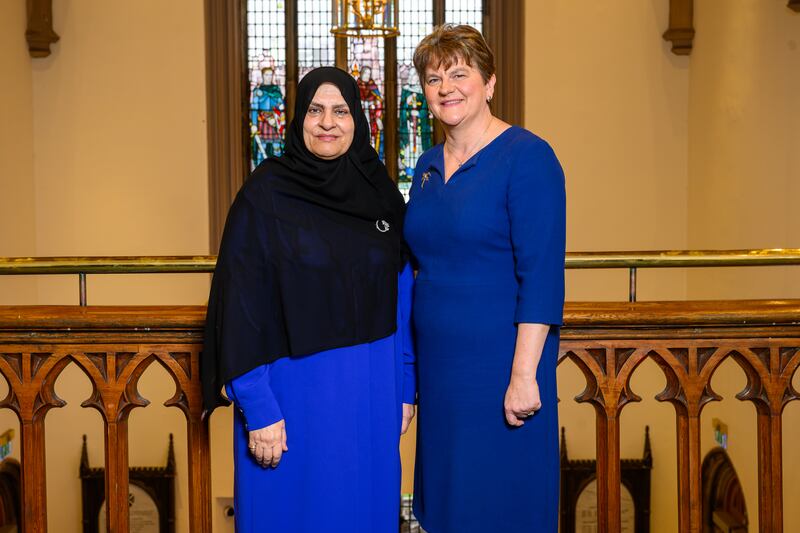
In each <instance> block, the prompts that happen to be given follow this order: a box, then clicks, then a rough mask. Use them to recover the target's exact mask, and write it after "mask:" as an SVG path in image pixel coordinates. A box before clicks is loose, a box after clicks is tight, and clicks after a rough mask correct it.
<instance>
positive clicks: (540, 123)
mask: <svg viewBox="0 0 800 533" xmlns="http://www.w3.org/2000/svg"><path fill="white" fill-rule="evenodd" d="M667 15H668V2H664V1H662V0H620V1H617V2H584V1H581V0H559V1H558V2H538V1H534V2H526V11H525V20H526V26H525V63H526V65H525V123H526V126H527V127H528V129H530V130H532V131H533V132H534V133H537V134H539V135H540V136H542V137H544V138H545V139H546V140H548V141H549V142H550V143H551V144H552V145H553V147H554V148H555V150H556V153H557V154H558V156H559V159H560V160H561V163H562V165H563V166H564V170H565V173H566V177H567V249H568V250H570V251H591V250H641V249H654V248H655V249H682V248H685V247H686V238H687V237H686V229H687V221H686V189H687V146H686V130H687V120H688V117H687V109H688V83H689V59H688V58H685V57H677V56H675V55H673V54H672V53H670V51H669V46H668V44H667V43H665V42H664V41H663V40H662V39H661V37H660V36H661V33H662V32H663V31H664V28H666V26H667V21H668V19H667ZM498 83H503V80H499V81H498ZM567 289H568V290H567V297H568V299H570V300H580V299H603V300H620V299H626V298H627V275H626V273H625V272H623V271H615V272H610V273H603V272H601V271H594V272H586V271H584V272H570V273H569V277H568V283H567ZM639 293H640V298H641V299H649V300H654V299H682V298H684V297H685V296H686V285H685V274H684V273H683V272H679V271H647V272H642V273H640V286H639Z"/></svg>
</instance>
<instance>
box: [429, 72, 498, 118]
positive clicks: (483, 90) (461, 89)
mask: <svg viewBox="0 0 800 533" xmlns="http://www.w3.org/2000/svg"><path fill="white" fill-rule="evenodd" d="M495 80H496V78H495V76H494V74H492V77H491V78H489V81H486V82H484V81H483V77H482V76H481V73H480V71H479V70H478V69H476V68H473V67H471V66H469V65H467V64H466V63H465V62H464V61H463V60H462V59H460V58H459V59H458V62H456V63H454V64H452V65H450V68H448V69H445V68H444V66H443V65H441V64H440V65H439V68H438V69H434V68H433V67H430V66H429V67H428V68H427V69H426V70H425V79H424V80H423V88H424V90H425V98H426V99H427V100H428V105H429V106H430V110H431V112H432V113H433V116H435V117H436V118H437V119H439V120H440V121H441V122H442V123H443V124H444V125H446V126H458V125H459V124H461V122H463V121H464V120H465V119H466V120H469V119H470V118H473V117H476V116H478V115H479V114H480V113H481V112H483V111H484V110H485V108H486V107H485V106H486V101H487V99H489V98H491V97H492V95H493V94H494V84H495Z"/></svg>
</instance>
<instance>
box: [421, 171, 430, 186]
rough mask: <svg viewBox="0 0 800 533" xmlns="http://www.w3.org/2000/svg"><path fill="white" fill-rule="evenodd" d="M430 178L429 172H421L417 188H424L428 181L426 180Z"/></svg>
mask: <svg viewBox="0 0 800 533" xmlns="http://www.w3.org/2000/svg"><path fill="white" fill-rule="evenodd" d="M430 179H431V173H430V172H423V173H422V181H421V182H420V184H419V188H420V189H424V188H425V184H426V183H428V180H430Z"/></svg>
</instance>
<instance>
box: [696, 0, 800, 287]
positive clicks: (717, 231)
mask: <svg viewBox="0 0 800 533" xmlns="http://www.w3.org/2000/svg"><path fill="white" fill-rule="evenodd" d="M696 4H697V5H696V6H695V17H696V26H697V28H698V30H699V29H700V28H702V29H703V31H702V32H700V31H698V34H697V37H696V39H695V49H694V53H693V55H692V70H691V85H690V87H691V90H690V93H689V94H690V96H689V102H690V108H689V109H690V114H689V116H690V120H689V141H690V143H689V146H690V149H689V182H690V188H689V191H690V194H689V227H690V231H689V245H690V246H691V247H693V248H708V247H716V248H760V247H793V248H800V217H798V216H797V203H798V200H800V137H799V136H798V131H800V99H798V94H800V49H799V48H800V13H795V12H793V11H791V10H789V9H788V8H787V7H786V5H785V2H755V1H746V0H738V1H735V2H729V1H727V0H705V1H704V2H697V3H696ZM688 283H689V287H690V292H691V295H692V297H693V298H719V297H725V298H753V297H759V298H764V297H768V298H790V297H794V298H797V297H798V296H800V272H798V269H797V268H792V267H788V268H777V267H775V268H765V269H755V270H753V269H750V270H745V269H717V270H716V271H695V272H692V273H691V274H690V275H689V278H688Z"/></svg>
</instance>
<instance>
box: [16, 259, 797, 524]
mask: <svg viewBox="0 0 800 533" xmlns="http://www.w3.org/2000/svg"><path fill="white" fill-rule="evenodd" d="M606 256H608V254H606ZM1 266H2V260H0V267H1ZM615 266H619V265H615ZM638 266H641V265H638ZM84 268H85V267H84ZM626 268H631V267H626ZM195 271H196V270H195ZM71 272H73V271H71ZM73 273H74V272H73ZM204 317H205V307H202V306H184V307H169V306H152V307H92V306H84V307H80V306H5V307H0V373H2V375H3V376H4V377H5V378H6V380H7V381H8V383H9V393H8V395H7V397H6V398H5V399H4V400H2V402H0V407H7V408H10V409H12V410H14V411H15V412H16V413H17V415H18V417H19V419H20V433H21V441H22V463H23V468H22V509H23V517H22V519H23V523H22V531H24V532H26V533H32V532H44V531H46V530H47V523H46V516H47V513H46V509H47V502H46V490H45V487H46V483H45V475H46V467H45V417H46V414H47V412H48V411H49V410H50V409H51V408H54V407H61V406H63V405H64V402H63V401H62V400H61V399H60V398H58V396H57V395H56V393H55V390H54V387H55V383H56V380H57V379H58V377H59V375H60V373H61V372H62V371H63V370H64V368H65V367H67V366H68V365H69V364H70V363H71V362H74V363H75V364H76V365H77V366H78V367H79V368H81V369H82V370H83V372H84V373H85V374H86V375H87V376H88V378H89V380H90V381H91V383H92V386H93V392H92V394H91V396H90V398H89V399H88V400H86V401H85V402H83V404H82V406H84V407H91V408H94V409H97V410H98V411H99V412H100V414H101V415H102V417H103V420H104V427H105V439H106V443H105V449H106V457H105V467H106V470H105V472H106V474H105V475H106V495H107V509H108V531H113V532H115V533H116V532H127V531H128V505H127V495H128V460H127V457H128V453H127V449H128V448H127V446H128V434H127V421H128V416H129V414H130V412H131V410H132V409H134V408H136V407H143V406H145V405H147V403H148V402H147V400H145V399H144V398H142V396H141V395H140V394H139V392H138V389H137V387H138V381H139V378H140V377H141V375H142V373H143V372H144V371H145V370H146V369H147V367H148V366H149V365H151V364H153V363H158V364H161V365H162V366H163V367H164V368H165V369H166V370H167V371H168V373H169V374H170V376H171V377H172V378H173V380H174V381H175V385H176V393H175V395H174V396H173V397H172V398H171V399H170V400H168V401H167V402H166V405H168V406H175V407H178V408H180V409H181V410H182V411H183V413H184V415H185V416H186V420H187V427H188V431H187V439H188V443H187V445H188V450H189V459H188V463H189V464H188V472H189V491H190V493H189V530H190V531H192V533H195V532H198V533H210V532H211V479H210V457H209V430H208V419H207V418H206V417H204V415H203V412H202V408H201V398H200V384H199V362H198V356H199V353H200V349H201V346H202V326H203V321H204ZM647 358H651V359H653V360H654V361H655V362H656V363H657V364H658V365H659V366H660V368H661V369H662V371H663V372H664V375H665V377H666V382H667V386H666V388H665V389H664V391H663V392H661V393H660V394H659V395H658V396H657V397H656V398H657V399H658V400H660V401H668V402H671V403H672V404H673V405H674V407H675V412H676V425H677V439H678V442H677V450H678V452H677V453H678V457H677V464H678V471H679V475H678V506H677V509H676V511H677V513H678V516H679V530H680V531H681V532H692V533H695V532H698V533H699V532H701V531H702V530H703V524H702V517H703V514H702V501H701V475H700V472H701V457H700V451H701V448H700V414H701V412H702V409H703V407H704V405H706V404H707V403H708V402H710V401H713V400H716V399H719V398H718V396H717V395H716V394H715V393H714V391H713V390H712V389H711V385H710V384H711V378H712V376H713V374H714V371H715V370H716V369H717V368H718V367H719V365H720V364H721V363H722V362H723V361H724V360H725V359H727V358H732V359H733V360H735V361H736V363H738V364H739V366H741V368H742V369H743V371H744V373H745V374H746V376H747V379H748V383H747V387H746V388H745V390H743V391H742V392H741V393H740V394H739V395H738V396H737V397H738V398H739V399H740V400H743V401H750V402H753V404H754V405H755V407H756V412H757V417H758V473H759V475H758V480H759V490H758V494H759V527H760V531H762V532H769V533H780V532H782V531H783V502H782V454H781V436H782V428H781V414H782V411H783V408H784V407H785V405H786V404H787V403H788V402H790V401H792V400H795V399H798V397H800V394H798V392H797V391H796V390H794V389H793V388H792V386H791V381H792V377H793V375H794V373H795V371H796V370H797V367H798V365H800V300H752V301H713V302H712V301H708V302H639V303H629V302H619V303H568V304H567V305H566V308H565V327H564V328H563V330H562V341H561V352H560V360H559V363H563V362H564V361H572V362H574V363H575V364H576V365H577V366H578V367H579V368H580V369H581V370H582V371H583V374H584V375H585V377H586V388H585V390H584V391H583V393H581V394H580V395H579V396H578V397H577V398H576V400H577V401H579V402H589V403H591V404H592V405H593V406H594V408H595V411H596V417H597V424H596V428H597V430H596V431H597V479H598V496H597V498H598V502H597V503H598V505H597V509H598V524H599V531H601V532H618V531H620V527H621V523H620V416H621V414H622V411H623V408H624V406H625V405H626V404H628V403H629V402H635V401H638V400H639V398H638V397H637V396H636V394H635V393H634V392H633V391H632V390H631V388H630V380H631V376H632V375H633V374H634V373H635V372H636V369H637V368H638V367H639V365H640V364H641V363H642V362H643V361H644V360H645V359H647Z"/></svg>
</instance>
